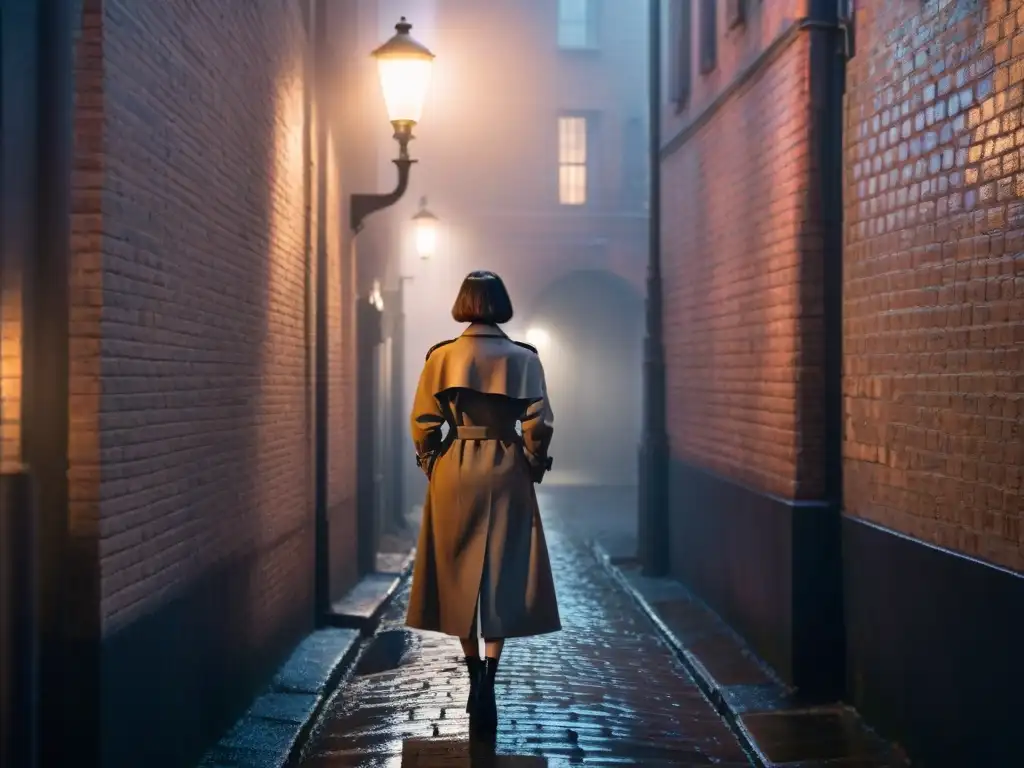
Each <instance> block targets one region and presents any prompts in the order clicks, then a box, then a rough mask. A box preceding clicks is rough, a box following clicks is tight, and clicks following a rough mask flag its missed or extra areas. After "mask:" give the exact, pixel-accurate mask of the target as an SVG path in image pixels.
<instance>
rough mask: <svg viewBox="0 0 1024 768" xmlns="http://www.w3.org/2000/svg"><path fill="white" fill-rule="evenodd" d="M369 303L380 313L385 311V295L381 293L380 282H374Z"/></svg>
mask: <svg viewBox="0 0 1024 768" xmlns="http://www.w3.org/2000/svg"><path fill="white" fill-rule="evenodd" d="M369 302H370V306H372V307H373V308H374V309H376V310H377V311H378V312H383V311H384V294H383V293H381V290H380V280H374V281H373V288H372V289H371V290H370V296H369Z"/></svg>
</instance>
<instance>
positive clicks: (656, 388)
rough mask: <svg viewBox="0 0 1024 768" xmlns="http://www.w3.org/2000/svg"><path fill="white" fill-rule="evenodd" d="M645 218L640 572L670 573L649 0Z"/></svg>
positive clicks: (656, 21)
mask: <svg viewBox="0 0 1024 768" xmlns="http://www.w3.org/2000/svg"><path fill="white" fill-rule="evenodd" d="M649 11H650V19H649V27H650V31H649V38H650V39H649V41H648V46H649V51H650V58H649V75H648V87H649V108H650V118H649V119H650V126H649V127H650V184H651V188H650V206H649V207H650V219H649V235H648V238H649V242H648V254H647V333H646V338H645V339H644V423H643V438H642V444H641V447H640V483H639V486H640V487H639V490H640V498H639V520H638V524H639V530H638V532H637V533H638V535H637V543H638V545H639V550H640V551H639V553H638V554H639V557H640V562H641V565H642V566H643V572H644V574H645V575H648V576H663V575H665V574H666V573H667V572H668V569H669V544H668V538H669V526H668V435H667V433H666V429H665V350H664V340H663V335H662V284H661V152H660V149H661V0H650V6H649Z"/></svg>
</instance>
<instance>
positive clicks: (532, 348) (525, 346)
mask: <svg viewBox="0 0 1024 768" xmlns="http://www.w3.org/2000/svg"><path fill="white" fill-rule="evenodd" d="M512 343H513V344H515V345H516V346H517V347H522V348H523V349H528V350H530V351H531V352H533V354H535V355H536V354H538V352H537V348H536V347H535V346H533V345H532V344H527V343H526V342H525V341H513V342H512Z"/></svg>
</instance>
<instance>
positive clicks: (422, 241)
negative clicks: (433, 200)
mask: <svg viewBox="0 0 1024 768" xmlns="http://www.w3.org/2000/svg"><path fill="white" fill-rule="evenodd" d="M412 220H413V224H415V226H416V253H417V254H419V257H420V258H421V259H423V260H424V261H426V260H427V259H431V258H433V257H434V255H435V254H436V253H437V222H438V221H439V219H438V218H437V216H435V215H434V214H432V213H431V212H430V211H428V210H427V198H425V197H421V198H420V209H419V210H418V211H417V212H416V215H415V216H413V217H412Z"/></svg>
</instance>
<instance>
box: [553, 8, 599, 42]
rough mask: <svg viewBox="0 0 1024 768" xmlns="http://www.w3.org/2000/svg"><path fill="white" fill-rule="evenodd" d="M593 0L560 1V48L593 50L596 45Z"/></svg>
mask: <svg viewBox="0 0 1024 768" xmlns="http://www.w3.org/2000/svg"><path fill="white" fill-rule="evenodd" d="M593 11H594V9H593V7H592V0H558V46H559V47H560V48H593V47H594V46H595V45H596V44H597V41H596V39H595V38H596V37H597V35H596V34H595V23H594V22H595V19H594V12H593Z"/></svg>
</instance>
